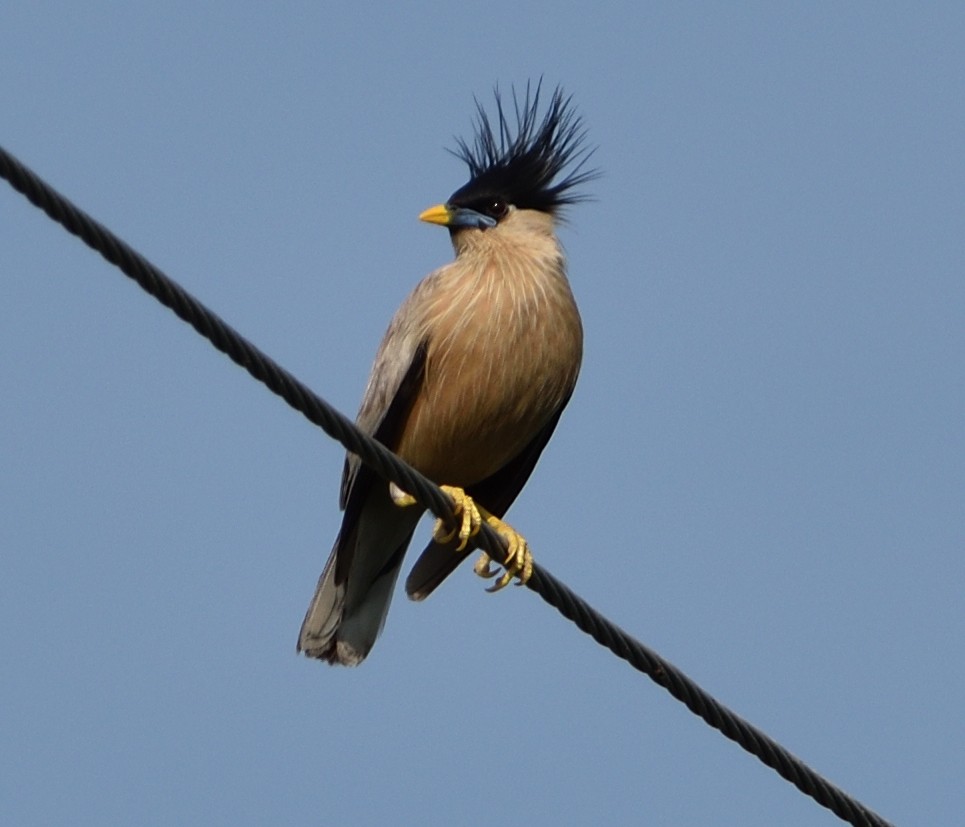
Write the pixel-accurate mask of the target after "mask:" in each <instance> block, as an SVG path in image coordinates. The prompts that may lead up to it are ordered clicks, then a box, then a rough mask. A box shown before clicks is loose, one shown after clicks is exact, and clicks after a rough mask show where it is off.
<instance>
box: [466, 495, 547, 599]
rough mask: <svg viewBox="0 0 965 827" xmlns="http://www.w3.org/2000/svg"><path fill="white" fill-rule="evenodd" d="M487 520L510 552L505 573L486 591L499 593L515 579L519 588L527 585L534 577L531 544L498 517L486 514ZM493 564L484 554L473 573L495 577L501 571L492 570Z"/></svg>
mask: <svg viewBox="0 0 965 827" xmlns="http://www.w3.org/2000/svg"><path fill="white" fill-rule="evenodd" d="M485 519H486V523H487V524H488V525H489V526H490V527H491V528H493V529H494V530H495V531H496V532H497V533H498V534H499V536H500V537H502V538H503V539H504V540H505V541H506V545H507V547H508V552H509V556H508V558H507V560H506V564H505V571H504V572H503V574H502V575H501V576H500V578H499V579H498V580H497V581H496V582H495V583H493V585H492V586H490V587H489V588H488V589H486V591H487V592H490V593H492V592H498V591H499V590H500V589H504V588H506V586H508V585H509V584H510V583H511V582H512V581H513V578H516V585H517V586H522V585H525V584H526V583H527V582H528V581H529V579H530V578H531V577H532V576H533V555H532V553H531V552H530V550H529V543H527V542H526V539H525V538H524V537H523V536H522V535H521V534H519V533H518V532H517V531H516V530H515V529H513V528H512V527H511V526H509V525H507V524H506V523H504V522H503V521H502V520H500V519H499V518H498V517H494V516H493V515H492V514H489V513H486V516H485ZM492 562H493V560H492V558H491V557H490V556H489V555H488V554H486V553H485V552H483V554H482V556H481V557H480V558H479V560H478V561H477V562H476V565H475V566H474V567H473V571H475V572H476V574H478V575H479V576H480V577H485V578H490V577H495V576H496V575H497V574H498V573H499V570H498V569H494V568H492V565H491V564H492Z"/></svg>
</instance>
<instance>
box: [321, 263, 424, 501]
mask: <svg viewBox="0 0 965 827" xmlns="http://www.w3.org/2000/svg"><path fill="white" fill-rule="evenodd" d="M430 278H431V277H430ZM428 281H429V279H426V280H425V281H423V282H422V283H421V284H420V285H419V286H418V287H417V288H416V289H415V290H414V291H413V293H412V294H411V295H410V296H409V298H408V299H407V300H406V301H405V302H404V303H403V305H402V307H400V308H399V310H398V312H397V313H396V314H395V317H394V318H393V319H392V322H391V324H390V325H389V329H388V330H387V331H386V332H385V336H384V337H383V338H382V344H381V345H379V350H378V353H377V354H376V356H375V364H374V365H373V366H372V373H371V374H370V375H369V381H368V384H367V385H366V387H365V393H364V395H363V396H362V404H361V405H360V406H359V413H358V416H357V417H356V419H355V424H356V425H358V427H359V428H360V429H361V430H362V431H364V432H365V433H367V434H369V435H370V436H372V437H374V438H375V439H377V440H378V441H379V442H381V443H382V444H383V445H385V446H386V447H388V448H390V449H392V450H395V447H396V445H397V444H398V440H399V435H400V434H401V432H402V428H403V427H405V423H406V419H407V418H408V415H409V411H410V409H411V408H412V403H413V401H414V400H415V398H416V395H417V394H418V392H419V389H420V388H421V386H422V380H423V377H424V375H425V361H426V348H427V341H426V340H425V338H424V334H423V332H422V330H421V325H419V323H418V322H419V319H418V317H417V315H416V313H415V312H414V311H415V308H416V306H417V304H418V301H419V300H420V298H421V297H422V294H423V293H424V291H425V287H427V286H428V285H427V282H428ZM360 467H361V461H360V460H359V458H358V457H357V456H356V455H355V454H347V455H346V457H345V466H344V468H343V470H342V485H341V491H340V493H339V507H340V508H342V509H346V508H347V507H348V504H349V500H350V499H351V497H350V494H351V492H352V488H353V487H354V486H355V485H356V481H357V478H358V475H359V470H360Z"/></svg>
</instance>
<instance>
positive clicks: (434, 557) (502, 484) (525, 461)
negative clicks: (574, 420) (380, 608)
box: [405, 397, 569, 600]
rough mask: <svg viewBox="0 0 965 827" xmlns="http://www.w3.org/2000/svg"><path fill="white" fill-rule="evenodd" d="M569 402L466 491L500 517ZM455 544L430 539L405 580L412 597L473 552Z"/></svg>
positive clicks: (428, 590)
mask: <svg viewBox="0 0 965 827" xmlns="http://www.w3.org/2000/svg"><path fill="white" fill-rule="evenodd" d="M568 401H569V397H567V398H566V399H564V400H563V403H562V404H561V405H560V406H559V408H557V410H556V413H554V414H553V416H552V417H551V418H550V420H549V421H548V422H547V423H546V424H545V425H544V426H543V428H542V430H540V432H539V433H538V434H537V435H536V436H535V437H533V439H532V441H530V443H529V444H528V445H527V446H526V447H525V448H524V449H523V450H522V451H521V452H520V453H519V454H517V455H516V456H515V457H514V458H513V459H511V460H510V461H509V462H508V463H506V464H505V465H504V466H503V467H502V468H500V469H499V470H498V471H497V472H496V473H495V474H492V475H491V476H489V477H487V478H486V479H484V480H483V481H482V482H479V483H476V485H473V486H470V487H468V488H466V493H467V494H469V496H470V497H472V498H473V499H474V500H475V501H476V502H478V503H479V504H480V505H481V506H483V507H484V508H486V509H487V510H488V511H490V512H491V513H492V514H495V515H496V516H497V517H502V516H503V514H505V513H506V511H507V510H508V509H509V507H510V506H511V505H512V504H513V501H514V500H515V499H516V497H518V496H519V492H520V491H522V490H523V486H524V485H525V484H526V481H527V480H528V479H529V477H530V474H532V473H533V469H534V468H535V467H536V463H537V462H538V461H539V457H540V454H542V453H543V449H544V448H545V447H546V443H548V442H549V440H550V437H551V436H552V435H553V431H554V430H555V429H556V423H557V422H559V419H560V416H561V415H562V413H563V408H565V407H566V403H567V402H568ZM456 545H457V543H456V541H453V542H451V543H446V544H442V543H437V542H435V541H434V540H433V541H430V542H429V544H428V545H427V546H426V547H425V549H423V551H422V554H420V555H419V559H418V560H416V562H415V565H414V566H413V567H412V571H411V572H409V576H408V577H407V578H406V581H405V592H406V594H407V595H408V596H409V597H410V598H411V599H412V600H424V599H425V598H427V597H428V596H429V595H430V594H432V592H433V591H434V590H435V589H436V587H437V586H438V585H439V584H440V583H442V581H443V580H445V579H446V578H447V577H448V576H449V575H450V574H451V573H452V572H453V571H454V570H455V568H456V567H457V566H458V565H459V564H460V563H461V562H462V561H463V560H465V559H466V557H468V556H469V554H470V553H471V552H472V549H469V550H467V551H464V552H458V551H456Z"/></svg>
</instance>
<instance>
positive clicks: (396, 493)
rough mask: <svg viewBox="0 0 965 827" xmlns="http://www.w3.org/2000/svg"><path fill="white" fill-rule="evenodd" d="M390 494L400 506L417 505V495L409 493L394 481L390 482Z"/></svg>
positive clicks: (393, 500)
mask: <svg viewBox="0 0 965 827" xmlns="http://www.w3.org/2000/svg"><path fill="white" fill-rule="evenodd" d="M389 496H390V497H391V498H392V502H394V503H395V504H396V505H397V506H399V508H408V507H409V506H410V505H415V497H413V496H412V495H411V494H407V493H406V492H405V491H403V490H402V489H401V488H399V486H397V485H396V484H395V483H394V482H390V483H389Z"/></svg>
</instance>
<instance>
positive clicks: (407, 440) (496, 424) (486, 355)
mask: <svg viewBox="0 0 965 827" xmlns="http://www.w3.org/2000/svg"><path fill="white" fill-rule="evenodd" d="M484 335H485V334H484ZM449 344H450V346H449V347H448V348H445V349H441V350H439V351H437V352H435V353H433V352H432V351H430V354H429V358H428V360H427V366H426V375H425V380H424V383H423V387H422V390H421V392H420V393H419V395H418V397H417V399H416V401H415V404H414V405H413V408H412V411H411V413H410V415H409V419H408V421H407V424H406V427H405V428H404V429H403V435H402V439H401V440H400V444H399V446H398V449H397V450H398V453H399V455H400V456H401V457H402V458H403V459H405V460H406V461H408V462H410V463H411V464H412V465H413V466H415V467H416V468H417V469H418V470H419V471H421V472H422V473H424V474H425V475H426V476H427V477H429V478H430V479H432V480H435V481H436V482H438V483H445V484H449V485H460V486H468V485H472V484H474V483H478V482H480V481H482V480H484V479H486V478H487V477H489V476H491V475H492V474H494V473H495V472H496V471H498V470H499V469H500V468H502V467H503V466H504V465H506V463H508V462H509V461H510V460H512V459H513V458H514V457H516V456H517V455H518V454H519V453H520V452H521V451H522V450H523V449H524V448H525V447H526V445H527V444H528V443H529V442H530V441H531V440H532V439H533V438H534V437H535V436H536V435H537V434H538V433H539V431H540V430H541V429H542V428H543V426H544V425H545V424H546V423H547V421H548V420H549V419H550V417H552V416H553V414H555V413H556V411H557V410H558V408H559V406H560V405H561V404H562V403H563V401H564V400H565V399H566V397H567V396H568V395H569V393H570V392H571V390H572V387H573V384H574V383H575V381H576V371H577V370H578V368H579V362H580V353H579V343H578V342H577V343H574V345H573V346H571V347H565V346H564V347H561V346H560V344H561V343H560V342H559V341H558V340H556V339H555V337H549V338H547V337H546V336H545V335H541V334H539V333H538V331H537V330H535V329H532V328H531V329H529V330H527V331H521V332H516V331H514V332H508V331H503V335H502V336H501V337H499V338H498V339H496V340H494V339H492V338H483V337H472V338H471V339H469V338H468V334H467V339H466V340H462V341H460V339H459V338H458V337H457V338H454V339H452V340H450V342H449ZM574 348H575V349H574Z"/></svg>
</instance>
